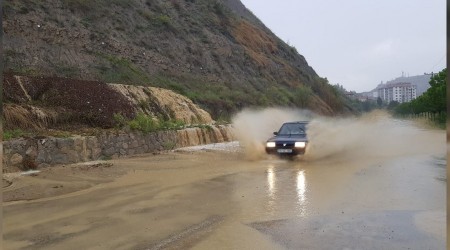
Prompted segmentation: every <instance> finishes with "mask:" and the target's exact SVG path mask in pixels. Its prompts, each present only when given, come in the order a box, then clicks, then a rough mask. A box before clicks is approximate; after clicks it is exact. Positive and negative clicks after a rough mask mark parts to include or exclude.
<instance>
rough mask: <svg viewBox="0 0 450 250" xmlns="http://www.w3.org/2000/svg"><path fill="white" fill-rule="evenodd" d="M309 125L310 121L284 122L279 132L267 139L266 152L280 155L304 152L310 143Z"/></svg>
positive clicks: (293, 154)
mask: <svg viewBox="0 0 450 250" xmlns="http://www.w3.org/2000/svg"><path fill="white" fill-rule="evenodd" d="M307 125H308V122H287V123H284V124H283V125H282V126H281V128H280V130H279V131H278V132H273V134H274V135H275V136H274V137H272V138H270V139H269V140H267V142H266V152H267V153H268V154H277V155H280V156H283V155H286V156H295V155H300V154H304V153H305V150H306V145H307V144H308V138H307V135H306V126H307Z"/></svg>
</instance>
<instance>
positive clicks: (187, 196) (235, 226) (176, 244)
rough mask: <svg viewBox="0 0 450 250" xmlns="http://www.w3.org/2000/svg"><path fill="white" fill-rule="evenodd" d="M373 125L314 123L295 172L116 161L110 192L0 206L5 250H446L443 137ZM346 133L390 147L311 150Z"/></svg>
mask: <svg viewBox="0 0 450 250" xmlns="http://www.w3.org/2000/svg"><path fill="white" fill-rule="evenodd" d="M364 119H366V118H364ZM370 119H372V118H370ZM370 119H369V120H370ZM374 119H375V120H370V122H366V121H361V120H354V121H352V122H350V123H346V122H347V121H346V120H339V121H334V124H337V125H336V126H334V127H335V128H336V130H337V131H330V130H331V127H332V126H330V128H329V129H326V126H327V124H328V123H330V121H328V120H326V119H323V120H317V123H318V124H317V125H315V126H318V127H321V128H322V132H323V133H317V135H314V133H313V135H312V136H313V137H315V136H317V137H315V138H316V140H315V142H316V145H318V146H316V148H317V147H318V148H319V149H320V148H322V149H323V151H321V150H318V149H315V151H310V152H314V154H313V153H311V154H310V155H309V156H308V157H305V158H302V159H297V160H294V161H283V160H279V159H277V158H269V157H267V156H264V155H258V157H257V159H258V160H254V159H255V158H253V159H252V160H248V157H247V156H248V154H247V153H245V152H240V153H239V152H238V153H233V152H232V151H230V152H231V153H230V152H210V151H208V150H207V151H198V152H178V153H169V154H164V155H158V156H147V157H139V158H133V159H126V160H120V161H115V162H114V164H115V167H117V168H118V169H122V170H123V169H126V170H127V171H128V173H127V174H125V175H122V176H121V177H117V178H116V179H115V181H112V182H108V183H101V184H97V185H95V186H94V187H92V188H89V189H83V190H80V191H78V192H73V193H69V194H65V195H61V196H55V197H50V198H45V199H36V200H31V201H15V202H9V203H6V204H4V208H3V212H4V225H3V229H4V247H6V248H5V249H187V248H192V249H408V248H409V249H445V204H446V203H445V187H446V181H445V178H446V176H445V159H444V158H443V157H444V155H445V152H446V147H445V133H444V132H443V131H436V130H430V129H426V128H423V127H420V126H416V125H415V124H412V123H408V122H402V121H396V120H393V119H391V118H388V117H384V118H382V119H381V121H382V122H379V121H380V120H379V119H380V118H374ZM355 123H361V124H360V125H359V126H356V127H352V128H351V130H350V131H353V132H355V131H358V130H357V128H358V129H359V130H361V131H364V133H360V134H359V135H358V136H356V135H353V136H355V138H357V137H361V136H365V135H367V133H369V132H370V131H371V129H368V128H364V126H369V127H370V126H372V125H373V124H375V127H377V128H379V126H382V125H383V124H389V126H387V128H390V129H391V130H392V131H391V130H389V131H388V132H386V133H387V134H389V135H391V137H392V136H394V137H396V138H390V137H383V135H382V134H380V133H377V134H376V136H374V137H372V136H371V135H368V137H364V138H361V140H362V141H363V142H365V143H360V140H357V139H351V140H350V141H351V142H352V143H356V144H357V145H351V143H348V144H345V143H342V144H340V145H342V148H339V149H338V150H336V152H333V150H332V149H333V147H337V145H336V144H333V143H334V142H333V143H331V142H330V144H331V145H333V147H331V146H327V145H326V143H320V142H321V140H322V139H321V138H320V136H324V138H328V140H330V139H331V138H334V139H336V138H340V137H341V136H342V133H343V132H341V131H340V129H339V128H340V124H343V125H342V127H348V126H351V125H352V124H355ZM311 128H312V129H314V127H313V126H312V127H311ZM404 135H411V136H413V137H412V139H411V138H409V137H405V136H404ZM414 135H415V136H414ZM248 138H250V137H248ZM250 139H252V138H250ZM375 139H379V140H388V141H384V143H380V142H378V143H374V142H372V140H375ZM255 141H256V140H255ZM323 141H324V142H326V141H327V140H323ZM402 141H403V142H404V143H401V142H402ZM395 143H397V144H395ZM247 145H249V144H247ZM383 145H385V146H384V147H383ZM395 145H397V147H399V146H401V147H400V148H397V147H394V146H395ZM327 147H329V148H327ZM245 149H246V150H249V148H248V146H247V147H246V148H245ZM325 149H327V150H325ZM317 150H318V151H317ZM255 152H257V150H255ZM323 152H326V153H323ZM256 154H258V153H256ZM114 169H115V168H110V169H104V170H103V171H104V172H103V173H102V174H109V172H108V171H110V172H114V171H115V170H114ZM111 176H114V174H113V173H111ZM36 178H39V176H37V177H36ZM22 187H23V185H22Z"/></svg>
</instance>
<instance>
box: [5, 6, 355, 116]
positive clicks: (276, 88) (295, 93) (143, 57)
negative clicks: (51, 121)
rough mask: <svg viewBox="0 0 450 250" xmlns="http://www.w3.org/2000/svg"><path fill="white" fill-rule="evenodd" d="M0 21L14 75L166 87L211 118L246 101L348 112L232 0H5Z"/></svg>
mask: <svg viewBox="0 0 450 250" xmlns="http://www.w3.org/2000/svg"><path fill="white" fill-rule="evenodd" d="M287 25H289V24H287ZM294 28H295V27H294ZM3 29H4V38H3V46H4V65H5V69H6V70H11V71H13V72H15V73H18V74H20V75H24V74H25V75H32V76H39V75H46V76H58V77H68V78H73V79H85V80H94V81H104V82H114V83H123V84H134V85H144V86H154V87H163V88H168V89H171V90H174V91H176V92H178V93H180V94H183V95H185V96H187V97H189V98H190V99H192V100H193V101H194V102H195V103H197V104H199V105H200V106H201V107H203V108H204V109H206V110H207V111H209V112H210V113H211V114H212V116H213V117H214V118H215V119H220V118H222V117H223V118H227V117H230V115H232V114H233V113H235V112H236V111H238V110H240V109H242V108H244V107H249V106H258V107H260V106H263V107H264V106H276V105H281V106H292V107H302V108H309V109H311V110H313V111H316V112H318V113H322V114H328V115H331V114H339V113H347V112H351V108H349V106H348V105H346V104H345V103H346V102H345V97H344V96H342V95H341V94H340V93H339V92H337V91H335V89H333V87H332V86H330V85H329V84H328V82H327V80H326V79H324V78H321V77H319V76H318V75H317V74H316V72H315V71H314V69H313V68H311V67H310V66H309V65H308V63H307V62H306V60H305V58H304V57H303V56H302V55H300V54H299V53H298V52H297V50H296V48H294V47H291V46H289V45H288V44H286V43H285V42H283V41H282V40H281V39H279V38H278V37H276V36H275V35H274V34H273V33H272V32H271V31H270V30H269V29H267V28H266V27H265V26H264V24H263V23H262V22H261V21H260V20H259V19H258V18H257V17H255V16H254V15H253V14H252V13H251V12H250V11H249V10H247V9H246V8H245V6H244V5H243V4H242V3H241V2H240V1H239V0H170V1H168V0H108V1H107V0H89V1H86V0H5V1H4V2H3Z"/></svg>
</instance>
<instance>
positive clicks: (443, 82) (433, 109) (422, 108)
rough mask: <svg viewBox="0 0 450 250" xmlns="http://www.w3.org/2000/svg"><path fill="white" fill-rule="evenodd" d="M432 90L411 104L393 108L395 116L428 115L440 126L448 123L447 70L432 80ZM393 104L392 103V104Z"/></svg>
mask: <svg viewBox="0 0 450 250" xmlns="http://www.w3.org/2000/svg"><path fill="white" fill-rule="evenodd" d="M430 86H431V87H430V88H429V89H428V90H427V92H425V93H424V94H423V95H421V96H419V97H418V98H417V99H415V100H412V101H411V102H407V103H402V104H398V105H395V103H394V106H392V107H391V108H392V109H393V112H394V114H396V115H401V116H411V115H420V114H424V113H426V114H427V115H426V116H427V117H429V118H431V119H433V120H435V121H436V122H437V123H438V124H445V122H446V119H447V118H446V111H447V108H446V104H447V101H446V95H447V69H446V68H445V69H443V70H442V71H441V72H439V73H437V74H436V75H434V76H433V77H431V79H430ZM391 103H392V102H391Z"/></svg>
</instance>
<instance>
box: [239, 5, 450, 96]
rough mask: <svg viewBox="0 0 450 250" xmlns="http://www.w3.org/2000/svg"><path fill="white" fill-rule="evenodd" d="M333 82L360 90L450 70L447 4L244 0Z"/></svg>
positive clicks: (269, 25) (275, 31)
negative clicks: (448, 67) (449, 62)
mask: <svg viewBox="0 0 450 250" xmlns="http://www.w3.org/2000/svg"><path fill="white" fill-rule="evenodd" d="M241 1H242V3H243V4H244V5H245V6H246V7H247V8H248V9H249V10H250V11H252V12H253V14H255V15H256V16H257V17H258V18H259V19H260V20H261V21H262V22H263V23H264V24H265V25H266V26H267V27H268V28H269V29H271V30H272V31H273V32H274V33H275V34H276V35H277V36H278V37H280V38H281V39H282V40H284V41H285V42H288V43H289V44H290V45H292V46H295V47H296V49H297V51H298V52H299V53H300V54H302V55H303V56H304V57H305V58H306V61H307V62H308V64H309V65H310V66H312V67H313V68H314V70H315V71H316V72H317V74H319V76H321V77H326V78H327V79H328V81H329V82H330V83H331V84H336V83H339V84H341V85H344V87H345V88H346V89H347V90H355V91H357V92H362V91H368V90H372V89H373V88H375V87H376V86H377V85H378V84H379V83H380V82H381V81H383V82H386V81H389V80H392V79H394V78H396V77H399V76H401V75H402V72H404V74H405V76H407V75H409V76H414V75H422V74H423V73H425V72H426V73H430V72H431V71H434V72H437V71H440V70H442V69H443V68H445V66H446V45H447V44H446V2H445V1H444V0H378V1H377V0H341V1H336V0H277V1H261V0H241Z"/></svg>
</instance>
